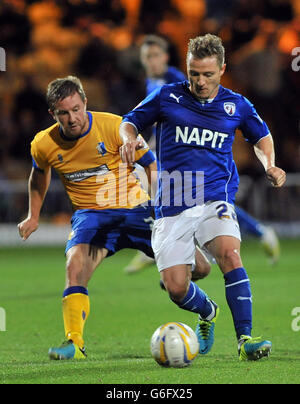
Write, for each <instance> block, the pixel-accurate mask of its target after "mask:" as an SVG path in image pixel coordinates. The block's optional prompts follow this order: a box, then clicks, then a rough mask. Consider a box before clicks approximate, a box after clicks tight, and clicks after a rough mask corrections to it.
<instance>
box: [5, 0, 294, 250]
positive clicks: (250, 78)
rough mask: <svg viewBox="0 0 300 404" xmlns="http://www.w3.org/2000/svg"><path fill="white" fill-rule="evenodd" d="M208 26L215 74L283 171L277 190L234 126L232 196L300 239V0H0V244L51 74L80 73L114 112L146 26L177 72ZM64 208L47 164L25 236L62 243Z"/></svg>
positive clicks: (128, 95)
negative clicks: (268, 139)
mask: <svg viewBox="0 0 300 404" xmlns="http://www.w3.org/2000/svg"><path fill="white" fill-rule="evenodd" d="M206 32H211V33H215V34H217V35H219V36H221V37H222V39H223V41H224V44H225V47H226V50H227V55H226V61H227V72H226V74H225V77H224V80H223V82H222V84H223V85H224V86H225V87H226V86H228V87H230V88H232V89H233V90H234V91H237V92H242V93H243V94H244V95H245V96H247V97H248V98H249V99H250V100H251V101H252V102H253V103H254V105H255V106H256V108H257V110H258V112H259V113H260V114H261V116H262V117H263V118H264V119H265V120H266V122H267V123H268V125H269V127H270V129H271V131H272V134H273V137H274V140H275V145H276V153H277V165H279V166H280V167H281V168H283V169H285V170H286V171H287V173H288V177H287V184H286V186H285V187H284V188H283V189H280V190H277V189H273V188H272V187H270V186H269V185H268V184H267V181H266V180H265V177H264V172H263V170H262V167H261V166H260V164H259V163H258V162H257V160H256V158H255V156H254V153H253V150H252V148H251V147H249V145H247V144H246V143H245V142H244V141H243V139H242V137H241V136H239V135H238V136H237V138H236V142H235V145H234V154H235V160H236V162H237V165H238V168H239V172H240V174H241V186H240V191H239V194H238V202H239V204H240V205H241V206H242V207H244V208H245V209H246V210H247V211H248V212H249V213H251V214H253V215H254V216H255V217H256V218H258V219H261V220H262V221H263V222H266V223H272V225H273V226H274V228H275V229H276V231H277V232H278V234H279V236H281V237H300V133H299V132H300V126H299V122H300V71H296V70H297V69H294V70H293V69H292V61H293V59H295V55H294V56H293V55H292V50H293V49H294V48H296V47H300V2H299V0H252V1H248V0H163V1H162V0H98V1H97V0H56V1H55V0H45V1H35V0H28V1H25V0H1V3H0V47H2V48H3V49H4V50H5V52H6V71H2V72H0V133H1V141H0V246H1V245H2V246H11V245H18V244H21V243H22V241H21V240H19V238H18V232H17V228H16V224H17V223H18V222H19V221H21V220H22V219H23V218H24V217H25V216H26V214H27V208H28V202H27V178H28V175H29V173H30V170H31V157H30V142H31V140H32V138H33V137H34V135H35V133H36V132H37V131H39V130H41V129H44V128H46V127H48V126H50V125H51V124H52V123H53V122H52V120H51V117H50V115H48V112H47V105H46V103H45V97H44V93H45V89H46V87H47V84H48V83H49V81H51V80H53V79H55V78H57V77H63V76H66V75H69V74H74V75H78V76H79V77H80V78H81V80H82V82H83V85H84V87H85V89H86V93H87V97H88V106H89V109H90V110H103V111H109V112H113V113H117V114H120V115H122V114H124V113H126V112H127V111H128V110H129V109H131V108H133V107H134V106H135V105H137V104H138V102H139V101H140V100H141V99H142V98H143V97H144V79H145V77H144V72H143V69H142V66H141V64H140V62H139V44H140V42H141V40H142V38H143V36H144V35H145V34H152V33H156V34H159V35H162V36H164V37H165V38H166V39H168V40H169V42H170V52H171V61H170V64H172V65H174V66H177V67H179V68H181V69H182V70H183V71H185V55H186V46H187V42H188V39H189V38H191V37H195V36H197V35H201V34H204V33H206ZM299 67H300V63H299ZM145 136H146V137H147V134H145ZM70 216H71V209H70V205H69V202H68V200H67V198H66V196H65V194H64V191H63V188H62V186H61V184H60V182H59V180H58V178H57V176H55V173H53V177H52V184H51V187H50V190H49V192H48V195H47V198H46V201H45V205H44V207H43V210H42V218H41V226H40V229H39V231H38V232H37V233H35V234H34V235H33V236H32V238H31V240H29V241H28V243H29V244H64V243H65V240H66V237H67V235H68V232H69V220H70Z"/></svg>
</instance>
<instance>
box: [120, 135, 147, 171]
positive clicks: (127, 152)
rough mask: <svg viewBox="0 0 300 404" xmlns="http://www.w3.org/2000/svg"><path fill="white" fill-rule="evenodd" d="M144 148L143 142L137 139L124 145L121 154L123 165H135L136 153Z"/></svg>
mask: <svg viewBox="0 0 300 404" xmlns="http://www.w3.org/2000/svg"><path fill="white" fill-rule="evenodd" d="M143 147H144V142H143V140H141V139H139V138H137V139H136V140H132V141H129V142H126V143H125V144H123V146H121V147H120V149H119V152H120V156H121V159H122V161H123V163H126V164H129V165H133V164H134V162H135V151H136V150H139V149H142V148H143Z"/></svg>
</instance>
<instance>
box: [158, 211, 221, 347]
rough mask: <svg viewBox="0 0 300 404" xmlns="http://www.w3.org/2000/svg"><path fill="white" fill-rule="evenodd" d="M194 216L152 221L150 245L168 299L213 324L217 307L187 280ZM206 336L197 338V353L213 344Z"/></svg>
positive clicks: (192, 250)
mask: <svg viewBox="0 0 300 404" xmlns="http://www.w3.org/2000/svg"><path fill="white" fill-rule="evenodd" d="M194 222H195V217H186V216H184V215H178V216H172V217H166V218H162V219H159V220H157V221H155V224H154V228H153V232H152V246H153V250H154V253H155V259H156V264H157V267H158V270H159V271H160V273H161V277H162V281H163V283H164V285H165V288H166V290H167V292H168V294H169V297H170V299H171V300H172V301H173V302H174V303H175V304H177V306H178V307H180V308H181V309H184V310H188V311H191V312H193V313H197V314H198V316H200V318H201V319H203V320H206V321H207V323H209V324H213V323H214V321H215V319H216V317H217V314H218V313H217V312H218V307H217V305H216V304H215V303H214V302H213V301H212V300H211V299H210V298H209V297H208V296H207V295H206V293H205V292H204V291H203V290H201V289H200V288H199V287H198V286H197V284H196V283H194V282H193V281H192V280H191V277H192V274H191V265H192V264H195V244H194V237H193V233H194V230H193V223H194ZM213 328H214V327H211V333H210V336H208V335H207V334H206V335H205V338H199V342H200V352H201V353H207V352H208V351H209V350H210V349H211V347H212V344H213Z"/></svg>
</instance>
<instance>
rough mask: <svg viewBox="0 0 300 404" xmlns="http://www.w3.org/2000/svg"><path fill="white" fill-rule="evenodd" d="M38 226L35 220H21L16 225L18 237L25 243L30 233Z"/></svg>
mask: <svg viewBox="0 0 300 404" xmlns="http://www.w3.org/2000/svg"><path fill="white" fill-rule="evenodd" d="M38 226H39V224H38V221H37V220H36V219H33V218H30V217H28V218H27V219H25V220H23V222H21V223H19V224H18V229H19V234H20V237H21V238H22V239H23V240H24V241H25V240H27V239H28V237H29V236H30V235H31V233H33V232H35V231H36V229H37V228H38Z"/></svg>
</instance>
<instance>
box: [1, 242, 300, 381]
mask: <svg viewBox="0 0 300 404" xmlns="http://www.w3.org/2000/svg"><path fill="white" fill-rule="evenodd" d="M298 250H299V240H294V241H291V240H283V241H282V256H281V259H280V262H279V264H278V265H277V266H276V267H275V268H272V267H270V266H268V264H267V261H266V258H265V256H264V253H263V251H262V249H261V246H260V244H259V243H258V242H257V241H255V240H247V241H245V242H244V243H243V246H242V256H243V261H244V265H245V267H246V269H247V272H248V275H249V277H250V280H251V283H252V293H253V296H254V299H253V314H254V321H253V336H259V335H262V336H263V337H264V338H266V339H270V340H271V341H272V343H273V352H272V355H271V356H270V358H268V359H266V358H264V359H262V360H261V361H258V362H239V361H238V357H237V344H236V340H235V335H234V329H233V323H232V318H231V315H230V312H229V309H228V306H227V303H226V300H225V293H224V282H223V277H222V274H221V272H220V270H219V269H218V268H217V267H216V266H213V268H212V272H211V274H210V275H209V276H208V277H207V278H206V279H204V280H202V281H199V285H200V287H202V288H203V289H204V290H205V291H206V292H207V293H208V294H209V295H210V296H211V297H212V298H213V299H214V300H215V301H216V302H217V303H218V304H219V305H220V309H221V312H220V316H219V319H218V321H217V324H216V339H215V345H214V347H213V349H212V351H211V352H210V353H209V354H208V355H207V356H200V355H199V356H198V357H197V358H196V360H195V361H194V362H193V364H192V365H191V366H190V367H188V368H184V369H168V368H162V367H160V366H159V365H157V364H156V362H155V361H154V360H153V359H152V357H151V354H150V350H149V343H150V338H151V335H152V333H153V332H154V330H155V329H156V328H157V327H158V326H159V325H161V324H163V323H165V322H168V321H181V322H183V323H186V324H188V325H189V326H191V327H192V328H193V329H194V328H195V325H196V315H195V314H192V313H189V312H186V311H183V310H180V309H179V308H178V307H177V306H176V305H175V304H173V303H172V302H170V301H169V299H168V297H167V295H166V293H165V292H163V291H162V290H161V289H160V288H159V286H158V282H159V275H158V273H157V270H156V267H154V266H152V267H151V268H147V269H145V270H144V271H142V272H140V273H138V274H135V275H125V274H124V273H123V267H124V266H125V265H126V264H127V263H128V262H129V260H130V259H131V258H132V257H133V255H134V251H130V250H125V251H121V252H120V253H118V254H116V255H115V256H114V257H111V258H109V259H106V260H105V262H104V263H103V264H102V266H100V267H99V268H98V269H97V271H96V272H95V274H94V276H93V278H92V280H91V282H90V285H89V294H90V299H91V314H90V317H89V319H88V322H87V324H86V328H85V342H86V347H87V353H88V358H87V360H85V361H79V362H76V361H58V362H56V361H50V360H49V359H48V355H47V352H48V348H49V347H50V346H57V345H60V343H61V342H62V341H63V340H64V335H63V321H62V314H61V312H62V310H61V295H62V291H63V289H64V279H65V271H64V265H65V260H64V249H63V248H26V247H24V248H18V249H14V248H11V249H0V257H1V270H0V271H1V284H0V307H3V308H4V309H5V311H6V331H5V332H4V331H3V332H0V344H1V351H0V352H1V353H0V358H1V360H0V384H10V383H14V384H26V383H28V384H33V383H34V384H42V383H45V384H61V383H68V384H73V383H76V384H82V383H88V384H96V383H98V384H209V383H222V384H223V383H226V384H230V383H249V384H254V383H255V384H262V383H276V384H282V383H284V384H288V383H299V381H300V378H299V374H300V345H299V337H300V331H299V332H295V331H293V330H292V328H291V323H292V320H293V317H292V315H291V312H292V309H293V308H294V307H299V306H300V295H299V284H300V267H299V251H298Z"/></svg>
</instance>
